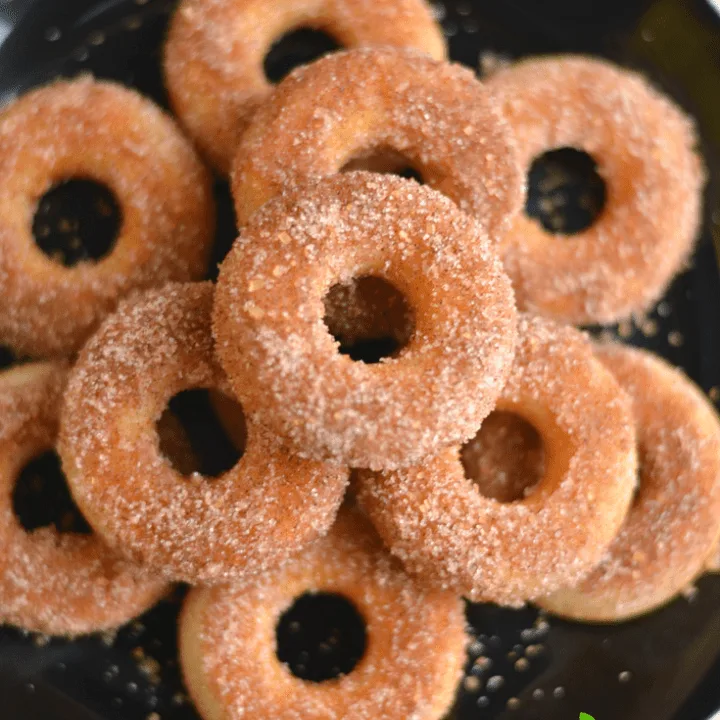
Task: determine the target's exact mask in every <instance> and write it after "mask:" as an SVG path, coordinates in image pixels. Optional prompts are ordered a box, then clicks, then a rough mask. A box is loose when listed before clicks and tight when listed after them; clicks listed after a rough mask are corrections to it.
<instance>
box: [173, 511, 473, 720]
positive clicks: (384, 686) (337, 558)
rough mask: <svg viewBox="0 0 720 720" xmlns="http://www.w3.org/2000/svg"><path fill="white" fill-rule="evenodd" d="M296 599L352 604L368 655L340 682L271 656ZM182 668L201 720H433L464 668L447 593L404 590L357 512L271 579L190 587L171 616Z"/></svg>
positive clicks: (454, 602) (459, 628)
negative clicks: (327, 598) (320, 596)
mask: <svg viewBox="0 0 720 720" xmlns="http://www.w3.org/2000/svg"><path fill="white" fill-rule="evenodd" d="M305 593H310V594H315V593H330V594H334V595H340V596H341V597H343V598H345V599H346V600H349V601H350V602H351V603H352V605H353V606H354V607H355V609H356V610H357V611H358V613H359V614H360V616H361V617H362V619H363V620H364V622H365V632H366V644H365V652H364V654H363V655H362V657H361V658H360V660H359V662H358V663H357V665H356V666H355V667H354V669H353V670H352V671H351V672H349V673H348V674H346V675H344V676H341V677H338V678H337V679H333V680H329V681H325V682H308V681H303V680H301V679H300V678H298V677H296V676H295V675H293V674H292V673H291V671H290V669H289V668H288V666H287V665H285V664H283V663H281V662H280V661H279V660H278V657H277V655H276V652H277V649H276V648H277V641H276V630H275V628H276V625H277V623H278V620H279V619H280V617H281V616H282V614H283V613H284V612H285V611H286V610H287V609H288V608H289V607H291V606H292V604H293V601H294V600H295V599H296V598H297V597H298V596H302V595H303V594H305ZM179 636H180V661H181V667H182V670H183V675H184V678H185V683H186V686H187V688H188V690H189V693H190V696H191V697H192V699H193V701H194V702H195V704H196V706H197V708H198V711H199V713H200V715H201V717H203V718H205V720H240V718H259V717H272V718H275V719H276V720H296V718H305V719H306V720H315V719H316V718H317V719H318V720H319V719H320V718H322V719H323V720H362V719H364V718H413V719H414V720H431V719H432V720H439V718H441V717H443V716H444V714H445V712H446V711H447V710H448V709H449V707H450V705H451V704H452V702H453V700H454V696H455V690H456V687H457V683H458V681H459V679H460V677H461V674H462V668H463V665H464V663H465V645H466V642H467V640H466V635H465V617H464V613H463V608H462V604H461V603H460V601H459V599H458V598H457V596H455V595H453V594H452V593H448V592H442V591H438V590H433V589H427V588H425V587H423V586H421V585H420V584H418V583H416V582H414V581H413V580H411V579H410V578H409V577H408V576H407V575H405V573H404V572H403V571H402V569H401V568H400V567H399V566H398V564H396V562H395V561H394V560H393V559H392V558H390V556H389V555H388V554H387V553H386V552H385V551H384V549H383V547H382V544H381V542H380V541H379V539H378V538H377V536H376V535H375V534H374V533H373V532H372V530H371V529H370V528H368V526H367V522H366V521H365V520H363V518H362V516H361V515H359V514H358V513H350V512H348V514H343V513H341V515H340V516H339V519H338V522H337V524H336V526H335V527H334V528H333V529H332V530H331V532H330V534H329V535H328V536H327V537H326V538H323V539H322V540H320V541H319V542H317V543H316V544H315V545H313V546H312V547H311V548H309V549H308V550H306V551H305V553H303V554H302V555H300V556H299V557H297V558H296V559H295V560H294V561H292V562H289V563H287V564H286V565H285V566H283V567H282V569H280V570H276V571H274V572H272V573H268V574H267V575H264V576H262V578H259V579H256V580H249V581H245V582H243V583H241V584H239V585H225V586H215V587H212V588H196V589H194V590H192V591H191V593H190V595H189V596H188V598H187V600H186V603H185V605H184V607H183V610H182V614H181V617H180V627H179Z"/></svg>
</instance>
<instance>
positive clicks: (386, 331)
mask: <svg viewBox="0 0 720 720" xmlns="http://www.w3.org/2000/svg"><path fill="white" fill-rule="evenodd" d="M324 302H325V318H324V320H325V325H326V327H327V329H328V331H329V332H330V334H331V335H332V336H333V338H335V340H337V342H338V343H339V344H340V347H339V352H340V353H341V354H342V355H347V356H348V357H350V359H352V360H355V361H357V362H364V363H368V364H373V363H378V362H380V361H381V360H383V359H384V358H389V357H393V356H395V355H397V354H398V353H399V352H400V351H401V350H402V349H403V348H404V347H406V346H407V345H408V343H409V342H410V340H411V338H412V335H413V333H414V331H415V315H414V313H413V310H412V308H411V307H410V304H409V303H408V300H407V298H406V297H405V295H404V294H403V293H402V292H400V290H398V289H397V288H396V287H395V286H394V285H392V284H391V283H390V282H388V281H387V280H385V279H384V278H381V277H376V276H374V275H364V276H361V277H358V278H355V279H354V280H351V281H350V282H347V283H337V284H335V285H333V286H332V287H331V288H330V290H329V291H328V293H327V295H326V296H325V300H324Z"/></svg>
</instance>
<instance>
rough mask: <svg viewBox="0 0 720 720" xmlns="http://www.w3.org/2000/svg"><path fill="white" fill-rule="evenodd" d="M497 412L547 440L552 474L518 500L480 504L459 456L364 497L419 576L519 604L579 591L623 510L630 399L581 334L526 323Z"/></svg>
mask: <svg viewBox="0 0 720 720" xmlns="http://www.w3.org/2000/svg"><path fill="white" fill-rule="evenodd" d="M519 334H520V339H519V344H518V349H517V354H516V356H515V362H514V365H513V369H512V372H511V374H510V378H509V380H508V383H507V385H506V386H505V389H504V390H503V392H502V395H501V396H500V398H499V400H498V402H497V409H498V410H501V411H505V412H512V413H515V414H516V415H519V416H520V417H522V418H524V419H526V420H527V421H528V422H530V423H531V424H532V425H533V426H534V427H535V428H536V429H537V431H538V433H539V434H540V435H541V436H542V438H543V442H544V454H545V472H544V476H543V479H542V481H541V482H540V484H539V485H538V486H537V487H536V488H535V490H534V492H532V493H531V494H529V495H528V496H527V497H524V498H522V499H520V500H517V501H515V502H509V503H502V502H498V501H497V500H494V499H491V498H488V497H484V496H483V495H481V493H480V492H479V490H478V488H477V487H476V486H475V485H474V484H473V482H472V481H471V480H469V479H467V478H466V477H465V475H464V472H463V467H462V464H461V462H460V448H458V447H455V448H452V449H450V450H445V451H443V452H441V453H439V454H437V455H436V456H435V457H434V458H428V459H425V460H423V461H422V462H421V463H420V464H418V465H416V466H414V467H412V468H405V469H401V470H397V471H394V472H386V473H382V474H366V476H365V477H364V478H363V482H362V485H361V489H360V493H359V500H360V502H361V504H362V506H363V507H364V508H365V509H366V510H367V512H368V514H369V515H370V518H371V520H372V521H373V523H374V524H375V526H376V527H377V528H378V530H379V532H380V535H381V536H382V538H383V539H384V540H385V542H386V544H387V545H388V547H389V548H390V549H391V550H392V552H393V553H394V554H396V555H397V556H398V557H399V558H400V559H401V560H402V561H403V562H404V563H405V566H406V567H407V568H408V569H409V570H410V571H411V572H413V573H414V574H417V575H421V576H423V577H426V578H427V579H429V580H431V581H433V582H435V583H438V584H439V585H441V586H442V587H447V588H452V589H454V590H456V591H457V592H460V593H462V594H463V595H465V596H467V597H468V598H470V599H472V600H483V601H493V602H497V603H499V604H503V605H520V604H522V603H523V602H525V601H527V600H530V599H533V598H535V597H538V596H541V595H546V594H548V593H549V592H551V590H550V588H552V589H557V588H560V587H563V586H566V585H569V584H572V583H575V582H577V581H578V580H580V579H581V578H582V577H584V576H585V575H586V574H587V573H589V572H590V571H591V570H592V568H593V567H594V566H595V565H597V563H598V562H599V561H600V559H601V558H602V555H603V553H604V551H605V550H606V548H607V547H608V545H609V544H610V542H611V541H612V539H613V537H614V536H615V533H616V532H617V531H618V529H619V528H620V525H621V523H622V522H623V519H624V518H625V515H626V513H627V510H628V507H629V505H630V501H631V499H632V493H633V489H634V487H635V473H636V468H637V457H636V454H635V435H634V429H633V422H632V414H631V408H630V401H629V399H628V397H627V396H626V395H625V393H623V392H622V390H621V389H620V388H619V387H618V384H617V383H616V382H615V380H614V379H613V377H612V375H611V374H610V373H609V372H608V371H607V370H606V369H605V368H604V367H603V365H602V364H601V363H600V362H599V361H598V360H596V359H595V358H594V357H593V352H592V346H591V345H590V342H589V341H588V340H587V339H586V338H585V336H584V335H582V334H581V333H579V332H578V331H576V330H573V329H572V328H569V327H562V326H558V325H556V324H554V323H553V322H551V321H549V320H544V319H541V318H532V317H529V316H522V317H521V320H520V329H519Z"/></svg>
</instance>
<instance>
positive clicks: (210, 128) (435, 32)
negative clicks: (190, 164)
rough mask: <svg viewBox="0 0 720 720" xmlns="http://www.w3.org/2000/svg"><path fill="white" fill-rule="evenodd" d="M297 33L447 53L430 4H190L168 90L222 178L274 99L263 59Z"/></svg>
mask: <svg viewBox="0 0 720 720" xmlns="http://www.w3.org/2000/svg"><path fill="white" fill-rule="evenodd" d="M299 27H311V28H313V29H317V30H324V31H327V32H328V33H329V34H330V35H332V36H333V37H334V38H335V39H336V40H337V41H338V42H339V43H340V44H342V45H344V46H346V47H354V46H362V45H396V46H400V47H411V48H416V49H417V50H419V51H423V52H426V53H427V54H428V55H430V56H431V57H434V58H436V59H437V60H442V59H444V58H445V55H446V52H447V50H446V45H445V38H444V37H443V34H442V30H441V28H440V27H439V26H438V24H437V23H436V22H435V20H434V19H433V16H432V11H431V9H430V6H429V5H428V4H427V3H426V2H425V0H393V2H368V0H273V2H272V3H268V2H267V0H213V1H212V2H208V0H184V1H183V2H182V3H181V4H180V7H179V8H178V9H177V11H176V12H175V15H174V17H173V19H172V21H171V24H170V30H169V33H168V39H167V43H166V45H165V56H164V67H165V82H166V85H167V88H168V92H169V94H170V101H171V103H172V105H173V108H174V109H175V112H176V113H177V115H178V116H179V117H180V119H181V121H182V123H183V125H185V127H186V128H187V130H188V132H189V133H190V135H192V137H194V138H195V141H196V142H197V144H198V146H199V147H200V148H201V150H202V151H203V153H204V154H205V155H206V156H207V158H208V159H209V160H210V162H211V163H212V164H213V165H214V166H215V168H216V169H217V170H219V171H220V172H222V173H224V174H227V173H228V172H229V170H230V165H231V163H232V158H233V154H234V151H235V149H236V148H237V143H238V140H239V138H240V137H241V135H242V132H243V129H244V128H245V126H246V125H247V123H248V121H249V120H250V118H251V117H252V114H253V112H254V111H255V110H256V108H257V107H258V106H259V105H261V104H262V102H263V101H264V100H265V99H266V98H267V97H268V96H269V95H270V94H271V92H272V88H273V86H272V85H271V83H270V82H269V81H268V79H267V77H266V76H265V71H264V68H263V61H264V59H265V56H266V55H267V53H268V51H269V50H270V48H271V47H272V44H273V42H274V41H275V40H276V39H279V38H280V37H282V36H283V35H284V34H285V33H286V32H289V31H291V30H293V29H295V28H299Z"/></svg>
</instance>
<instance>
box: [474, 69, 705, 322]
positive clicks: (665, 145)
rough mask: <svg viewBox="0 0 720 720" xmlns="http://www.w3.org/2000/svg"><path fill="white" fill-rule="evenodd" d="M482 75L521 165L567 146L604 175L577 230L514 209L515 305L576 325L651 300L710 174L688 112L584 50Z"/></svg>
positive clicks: (685, 247)
mask: <svg viewBox="0 0 720 720" xmlns="http://www.w3.org/2000/svg"><path fill="white" fill-rule="evenodd" d="M487 86H488V88H489V90H490V91H491V92H492V93H493V94H494V95H495V97H496V98H497V101H498V102H499V104H500V106H501V108H502V112H503V114H504V116H505V118H506V119H507V122H508V123H509V125H510V127H511V129H512V130H513V131H514V136H515V144H516V148H517V152H518V156H519V161H520V163H521V166H524V167H525V168H528V169H529V168H530V165H531V164H532V162H533V161H534V160H535V158H537V157H539V156H541V155H543V154H544V153H545V152H547V151H550V150H554V149H557V148H563V147H572V148H575V149H578V150H582V151H584V152H586V153H588V154H589V155H591V156H592V158H593V159H594V160H595V162H596V164H597V172H598V173H599V175H600V176H601V177H602V179H603V180H604V181H605V184H606V202H605V206H604V208H603V210H602V211H601V213H600V215H599V216H598V217H597V218H596V220H595V222H594V224H593V225H591V226H590V227H588V228H587V229H586V230H583V231H581V232H579V233H577V234H575V235H572V236H562V235H554V234H551V233H549V232H548V231H546V230H545V229H544V228H543V227H542V226H541V225H540V223H539V222H538V221H537V220H535V219H533V218H531V217H529V216H527V215H526V214H524V213H517V214H515V215H514V216H513V218H512V222H511V226H510V229H509V231H508V232H507V233H506V234H505V236H504V237H503V239H502V241H501V254H502V258H503V262H504V264H505V268H506V270H507V272H508V274H509V275H510V277H511V279H512V281H513V285H514V287H515V292H516V293H517V298H518V307H519V308H520V309H521V310H527V311H529V312H535V313H539V314H542V315H546V316H549V317H553V318H556V319H558V320H560V321H564V322H568V323H571V324H588V323H611V322H615V321H617V320H620V319H622V318H626V317H627V316H629V315H630V314H631V313H639V312H642V311H644V310H646V309H647V308H649V307H650V306H651V305H652V304H653V303H654V302H655V301H656V300H658V299H659V298H660V296H661V295H662V294H663V292H664V291H665V289H666V287H667V285H668V284H669V282H670V281H671V280H672V278H673V276H674V275H675V274H676V273H677V272H678V271H679V270H680V269H681V268H682V267H683V264H684V261H685V260H686V259H687V258H688V256H689V254H690V252H691V250H692V247H693V244H694V239H695V237H696V235H697V232H698V227H699V222H700V214H701V203H702V198H701V193H702V187H703V185H704V182H705V173H704V169H703V165H702V161H701V159H700V158H699V156H698V155H697V154H696V152H695V149H694V148H695V146H696V144H697V136H696V133H695V128H694V125H693V122H692V120H691V119H690V118H688V117H687V116H686V115H685V114H684V113H683V111H682V110H681V109H680V108H678V107H677V106H676V105H674V104H673V103H672V101H671V100H669V99H668V98H667V97H665V96H664V95H662V94H660V93H659V92H658V91H657V90H655V89H654V88H652V87H651V86H650V84H649V83H648V82H647V80H645V79H644V78H643V77H641V76H640V75H637V74H635V73H632V72H628V71H626V70H622V69H620V68H618V67H616V66H614V65H612V64H610V63H608V62H605V61H602V60H597V59H592V58H586V57H580V56H575V57H573V56H555V57H549V58H536V59H530V60H524V61H521V62H519V63H516V64H515V65H512V66H510V67H509V68H507V69H500V70H498V71H497V72H495V73H494V74H492V75H491V76H490V77H489V79H488V80H487Z"/></svg>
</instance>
